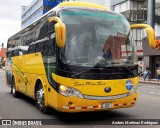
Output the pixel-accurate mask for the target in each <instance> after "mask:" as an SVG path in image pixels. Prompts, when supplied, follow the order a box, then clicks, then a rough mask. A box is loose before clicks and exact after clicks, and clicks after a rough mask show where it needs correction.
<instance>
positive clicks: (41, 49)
mask: <svg viewBox="0 0 160 128" xmlns="http://www.w3.org/2000/svg"><path fill="white" fill-rule="evenodd" d="M36 45H37V46H36V52H44V42H40V43H37V44H36Z"/></svg>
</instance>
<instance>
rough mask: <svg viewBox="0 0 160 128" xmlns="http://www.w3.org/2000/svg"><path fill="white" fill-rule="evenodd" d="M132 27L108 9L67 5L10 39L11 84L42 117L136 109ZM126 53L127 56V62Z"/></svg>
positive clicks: (151, 40)
mask: <svg viewBox="0 0 160 128" xmlns="http://www.w3.org/2000/svg"><path fill="white" fill-rule="evenodd" d="M136 28H145V29H146V31H147V33H148V35H149V37H148V38H149V43H150V46H151V47H153V48H155V47H156V41H155V38H154V32H153V29H152V28H151V27H150V26H149V25H145V24H142V25H141V24H137V25H131V26H130V25H129V23H128V21H127V19H126V18H125V17H124V16H123V15H121V14H117V13H115V12H112V11H109V10H108V9H107V8H106V7H103V6H100V5H97V4H92V3H86V2H63V3H61V4H59V5H58V6H57V7H55V8H53V9H52V10H50V11H49V12H48V13H46V14H45V15H43V16H42V17H40V18H39V19H37V20H36V21H35V22H34V23H32V24H31V25H29V26H27V27H26V28H24V29H23V30H21V31H20V32H18V33H17V34H15V35H13V36H12V37H10V38H9V39H8V43H7V49H8V52H7V58H6V84H7V85H8V86H10V87H11V93H12V94H13V96H14V97H17V96H18V94H19V93H23V94H24V95H26V96H29V97H31V98H33V99H34V100H35V101H36V105H37V106H38V108H39V109H40V111H41V112H43V113H46V112H47V110H48V107H52V108H54V109H55V110H57V111H61V112H84V111H85V112H86V111H104V110H109V109H117V108H128V107H132V106H134V105H135V104H136V101H137V96H138V94H137V89H138V82H139V77H138V60H137V53H136V48H135V44H134V43H133V39H132V33H131V29H136ZM123 50H124V51H125V56H122V52H123Z"/></svg>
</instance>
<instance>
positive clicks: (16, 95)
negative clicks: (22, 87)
mask: <svg viewBox="0 0 160 128" xmlns="http://www.w3.org/2000/svg"><path fill="white" fill-rule="evenodd" d="M11 94H12V95H13V96H14V97H15V98H17V97H18V95H19V92H18V91H16V84H15V79H14V78H13V79H12V85H11Z"/></svg>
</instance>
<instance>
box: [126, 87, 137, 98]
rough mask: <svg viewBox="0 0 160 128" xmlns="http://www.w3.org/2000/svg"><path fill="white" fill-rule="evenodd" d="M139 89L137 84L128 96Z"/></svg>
mask: <svg viewBox="0 0 160 128" xmlns="http://www.w3.org/2000/svg"><path fill="white" fill-rule="evenodd" d="M137 90H138V85H137V86H134V87H133V88H132V89H131V90H130V91H129V93H128V96H130V95H132V94H133V93H135V92H137Z"/></svg>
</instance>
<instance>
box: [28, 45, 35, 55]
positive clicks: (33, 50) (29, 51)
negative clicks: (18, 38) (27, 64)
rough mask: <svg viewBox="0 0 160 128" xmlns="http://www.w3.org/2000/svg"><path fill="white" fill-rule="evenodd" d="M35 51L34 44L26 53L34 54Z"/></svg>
mask: <svg viewBox="0 0 160 128" xmlns="http://www.w3.org/2000/svg"><path fill="white" fill-rule="evenodd" d="M35 49H36V45H35V44H32V45H30V46H29V49H28V53H34V52H35Z"/></svg>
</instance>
